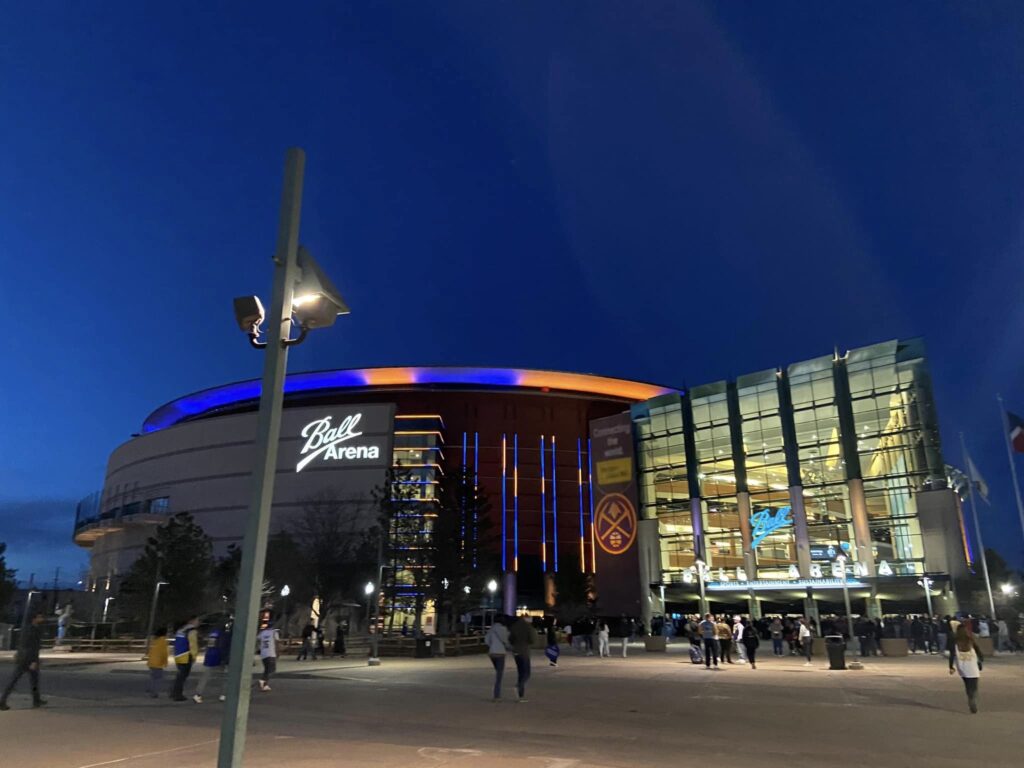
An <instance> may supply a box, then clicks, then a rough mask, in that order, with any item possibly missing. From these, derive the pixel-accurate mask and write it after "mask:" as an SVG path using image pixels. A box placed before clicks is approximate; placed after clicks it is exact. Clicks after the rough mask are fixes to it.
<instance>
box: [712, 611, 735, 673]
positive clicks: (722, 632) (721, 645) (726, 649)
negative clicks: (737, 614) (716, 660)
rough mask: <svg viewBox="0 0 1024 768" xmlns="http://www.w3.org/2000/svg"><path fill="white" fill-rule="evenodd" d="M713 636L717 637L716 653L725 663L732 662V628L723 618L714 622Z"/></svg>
mask: <svg viewBox="0 0 1024 768" xmlns="http://www.w3.org/2000/svg"><path fill="white" fill-rule="evenodd" d="M715 637H716V638H717V639H718V655H719V656H720V657H721V659H722V662H723V663H725V664H732V663H733V660H732V630H731V629H729V625H728V624H726V623H725V619H720V620H719V621H717V622H715Z"/></svg>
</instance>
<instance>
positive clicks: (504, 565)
mask: <svg viewBox="0 0 1024 768" xmlns="http://www.w3.org/2000/svg"><path fill="white" fill-rule="evenodd" d="M506 461H507V458H506V455H505V435H502V436H501V572H502V573H506V572H507V571H508V523H507V521H506V511H505V510H506V494H507V493H508V488H507V485H506V483H507V479H508V474H507V470H506Z"/></svg>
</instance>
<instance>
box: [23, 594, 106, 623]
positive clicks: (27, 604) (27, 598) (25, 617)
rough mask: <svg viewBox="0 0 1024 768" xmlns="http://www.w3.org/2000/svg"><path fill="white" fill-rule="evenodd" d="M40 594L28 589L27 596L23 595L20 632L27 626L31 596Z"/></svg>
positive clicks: (94, 615)
mask: <svg viewBox="0 0 1024 768" xmlns="http://www.w3.org/2000/svg"><path fill="white" fill-rule="evenodd" d="M41 594H43V593H42V592H40V591H39V590H38V589H30V590H29V591H28V594H27V595H25V608H24V609H23V610H22V612H21V631H22V632H24V631H25V627H27V626H28V609H29V607H30V606H31V605H32V597H33V595H41ZM95 618H96V614H95V613H94V614H93V619H94V620H95Z"/></svg>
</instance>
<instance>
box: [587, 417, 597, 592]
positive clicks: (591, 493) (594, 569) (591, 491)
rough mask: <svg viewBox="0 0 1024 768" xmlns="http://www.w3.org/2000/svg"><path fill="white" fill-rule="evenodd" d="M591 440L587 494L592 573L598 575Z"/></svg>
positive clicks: (588, 440)
mask: <svg viewBox="0 0 1024 768" xmlns="http://www.w3.org/2000/svg"><path fill="white" fill-rule="evenodd" d="M593 455H594V453H593V448H592V447H591V444H590V438H589V437H588V438H587V494H588V498H589V499H590V572H591V573H597V547H596V546H595V544H594V533H595V532H596V531H595V529H594V459H593Z"/></svg>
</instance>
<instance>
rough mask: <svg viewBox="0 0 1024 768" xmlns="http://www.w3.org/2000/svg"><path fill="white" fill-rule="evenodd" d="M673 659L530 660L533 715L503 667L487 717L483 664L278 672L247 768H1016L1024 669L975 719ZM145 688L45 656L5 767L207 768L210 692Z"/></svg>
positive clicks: (985, 694) (934, 662)
mask: <svg viewBox="0 0 1024 768" xmlns="http://www.w3.org/2000/svg"><path fill="white" fill-rule="evenodd" d="M683 650H684V646H683V645H682V644H677V645H675V646H673V647H670V651H669V653H667V654H664V653H663V654H654V653H644V652H643V651H642V650H640V649H639V648H638V647H634V648H633V649H631V655H630V657H629V658H628V659H622V658H621V657H617V656H613V657H612V658H610V659H600V658H597V657H582V656H577V655H574V654H572V653H566V654H564V655H563V657H562V661H561V662H560V664H559V666H558V668H557V669H554V668H551V667H549V666H548V664H547V662H546V660H545V659H544V658H543V656H542V655H541V654H540V653H536V654H535V655H534V657H533V666H534V673H533V679H532V680H531V682H530V685H529V689H528V698H529V701H528V702H526V703H517V702H516V701H515V693H514V688H513V683H514V665H513V664H512V663H511V659H510V660H509V664H508V668H507V670H506V678H505V681H506V690H505V692H504V694H505V698H504V700H503V701H502V702H500V703H497V704H495V703H492V702H491V700H490V686H491V680H492V675H493V673H492V671H491V665H490V663H489V661H488V659H487V657H486V656H464V657H461V658H447V659H425V660H412V659H393V660H392V659H385V660H384V664H383V665H382V666H380V667H368V666H366V664H365V662H364V661H361V660H359V659H326V660H321V661H317V662H301V663H298V662H295V661H292V660H290V659H289V660H282V662H281V664H280V674H279V675H278V676H277V678H276V679H275V680H274V681H273V691H272V692H270V693H267V694H261V693H259V692H254V693H253V708H252V716H251V720H250V729H249V741H248V751H247V756H246V765H248V766H254V767H255V766H259V767H262V766H300V767H303V768H304V767H306V766H345V767H347V766H369V767H371V768H374V767H377V766H495V767H496V768H505V767H506V766H508V767H509V768H511V767H513V766H515V767H517V768H518V767H520V766H521V767H523V768H526V767H527V766H533V767H534V768H544V767H545V766H546V767H547V768H583V767H584V766H595V767H610V766H635V765H644V764H649V765H683V766H690V765H692V766H706V765H714V766H716V768H731V767H732V766H737V767H739V766H744V767H746V766H756V767H757V768H774V767H775V766H779V768H783V767H785V768H793V767H794V766H820V765H830V766H858V768H862V767H863V766H865V765H870V766H877V767H878V768H887V767H888V766H904V765H907V764H911V763H914V762H922V763H926V764H927V765H928V766H929V768H942V767H944V766H953V765H958V766H961V765H963V764H965V762H969V763H971V764H977V765H985V766H987V767H988V768H993V767H994V766H1018V765H1020V764H1021V762H1022V760H1024V758H1022V756H1021V754H1020V752H1021V749H1022V746H1021V743H1020V726H1021V722H1022V719H1021V718H1022V716H1024V699H1022V697H1021V695H1020V692H1021V690H1022V683H1024V657H1011V656H999V657H996V658H995V659H992V660H991V661H990V662H989V663H987V664H986V665H985V672H984V678H983V680H982V683H981V696H980V702H981V712H980V713H979V714H977V715H971V714H969V713H968V711H967V706H966V699H965V696H964V693H963V685H962V684H961V682H960V679H959V678H958V677H955V676H954V677H951V676H950V675H949V674H948V672H947V662H946V660H945V659H944V658H942V657H939V656H931V657H925V656H917V657H909V658H903V659H871V660H869V661H868V663H867V664H866V668H865V669H863V670H859V671H854V670H849V671H843V672H838V671H837V672H831V671H829V670H828V669H827V664H826V663H825V662H824V661H822V660H820V659H816V660H815V662H814V663H813V665H812V666H810V667H806V666H804V663H803V659H800V658H796V657H784V658H779V659H776V658H772V657H771V656H770V655H768V656H767V657H766V658H765V659H763V661H762V662H761V663H760V664H759V665H758V669H757V670H751V669H750V668H749V667H747V666H740V665H734V666H729V667H727V668H726V669H724V670H722V671H719V672H714V671H706V670H705V669H704V668H703V666H700V667H698V666H694V665H692V664H690V662H689V660H688V659H687V658H685V654H684V653H683ZM762 650H765V649H764V647H763V646H762ZM10 670H11V664H10V660H9V656H8V657H6V658H0V677H2V678H3V679H4V680H6V677H7V675H8V674H9V672H10ZM145 679H146V678H145V670H144V665H143V664H142V663H141V662H139V661H137V660H134V659H131V658H130V657H114V658H111V657H96V656H86V655H75V656H69V655H65V656H61V657H53V658H44V669H43V689H44V696H45V697H46V698H47V699H48V700H49V705H48V706H47V707H45V708H44V709H41V710H32V709H29V708H28V707H29V703H30V701H29V697H28V695H27V693H28V692H27V689H26V688H23V687H21V688H19V690H18V691H17V692H16V693H15V695H14V696H13V697H12V698H11V701H10V704H11V706H12V709H11V711H9V712H3V713H0V766H3V768H100V767H101V766H137V767H138V768H156V766H166V765H174V766H183V767H186V768H187V767H190V766H213V765H215V763H216V748H217V738H218V728H219V725H220V716H221V713H222V711H223V706H224V705H223V704H220V703H218V702H217V700H216V693H217V691H216V690H213V691H208V692H207V693H208V695H207V702H206V703H203V704H201V705H197V704H194V703H192V702H191V701H190V702H187V703H172V702H170V701H169V700H168V699H167V698H161V699H158V700H152V699H149V698H146V697H145V696H144V695H143V693H142V690H143V687H144V685H145ZM26 684H27V680H26V681H24V682H23V683H22V684H21V685H22V686H24V685H26ZM192 685H193V683H191V682H190V684H189V686H188V687H187V689H186V692H187V693H189V694H190V693H191V691H192ZM211 693H213V694H214V695H212V696H211V695H210V694H211Z"/></svg>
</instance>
